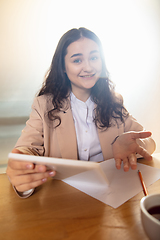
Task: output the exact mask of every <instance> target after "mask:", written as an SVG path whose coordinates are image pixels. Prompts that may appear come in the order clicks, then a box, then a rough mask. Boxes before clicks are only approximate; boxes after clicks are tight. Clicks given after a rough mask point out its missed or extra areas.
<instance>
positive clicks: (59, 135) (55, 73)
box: [7, 28, 155, 196]
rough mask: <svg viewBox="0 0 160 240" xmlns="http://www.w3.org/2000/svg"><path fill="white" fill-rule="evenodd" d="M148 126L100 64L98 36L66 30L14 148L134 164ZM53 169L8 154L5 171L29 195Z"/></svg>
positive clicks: (149, 142) (147, 149)
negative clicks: (136, 116)
mask: <svg viewBox="0 0 160 240" xmlns="http://www.w3.org/2000/svg"><path fill="white" fill-rule="evenodd" d="M150 136H151V132H147V131H144V129H143V127H142V126H141V125H140V124H139V123H138V122H137V121H136V120H135V119H134V118H133V117H132V116H131V115H130V114H129V113H128V112H127V110H126V109H125V107H124V106H123V99H122V97H121V96H120V95H118V94H116V93H115V91H114V88H113V85H112V83H111V81H110V80H109V78H108V72H107V69H106V65H105V60H104V56H103V51H102V46H101V42H100V40H99V38H98V37H97V36H96V35H95V34H94V33H93V32H91V31H89V30H87V29H85V28H79V29H72V30H70V31H68V32H67V33H65V34H64V35H63V36H62V38H61V39H60V41H59V43H58V46H57V48H56V51H55V54H54V56H53V60H52V63H51V67H50V69H49V71H48V74H47V76H46V79H45V81H44V84H43V86H42V88H41V90H40V91H39V94H38V96H37V97H36V98H35V100H34V103H33V105H32V112H31V114H30V118H29V120H28V121H27V123H26V127H25V128H24V129H23V131H22V135H21V137H20V138H19V140H18V142H17V143H16V146H15V148H14V149H13V150H12V152H13V153H24V154H33V155H41V156H48V157H56V158H65V159H75V160H86V161H97V162H98V161H103V160H107V159H110V158H114V159H115V163H116V167H117V168H118V169H120V168H121V162H123V168H124V171H128V170H129V167H131V168H132V169H136V164H137V154H139V155H140V156H142V157H144V158H146V159H148V160H151V159H152V157H151V154H152V153H153V151H154V150H155V142H154V140H153V139H152V138H151V137H150ZM55 174H56V172H55V171H48V170H47V169H46V167H45V166H43V165H34V164H33V163H30V162H19V161H12V160H11V159H9V161H8V167H7V175H8V177H9V179H10V181H11V183H12V185H13V186H14V189H15V190H16V191H17V193H18V194H19V195H20V196H25V194H26V196H29V195H31V194H32V192H33V190H34V188H36V187H37V186H39V185H41V184H42V183H43V182H45V181H46V180H47V178H48V177H50V176H54V175H55Z"/></svg>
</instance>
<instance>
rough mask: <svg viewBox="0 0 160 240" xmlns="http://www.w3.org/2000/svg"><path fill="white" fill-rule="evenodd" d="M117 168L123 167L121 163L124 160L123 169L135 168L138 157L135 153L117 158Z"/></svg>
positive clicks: (126, 170)
mask: <svg viewBox="0 0 160 240" xmlns="http://www.w3.org/2000/svg"><path fill="white" fill-rule="evenodd" d="M115 161H116V168H117V169H121V163H122V162H123V169H124V171H125V172H128V170H129V168H130V167H131V169H133V170H135V169H136V168H137V157H136V155H135V154H130V155H129V156H128V157H126V158H124V159H116V160H115Z"/></svg>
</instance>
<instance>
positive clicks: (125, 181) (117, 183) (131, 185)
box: [63, 159, 160, 208]
mask: <svg viewBox="0 0 160 240" xmlns="http://www.w3.org/2000/svg"><path fill="white" fill-rule="evenodd" d="M99 164H100V165H101V168H102V169H103V171H104V173H105V174H106V176H107V179H108V182H109V183H108V184H107V183H105V182H103V183H101V184H99V181H97V179H98V175H97V174H96V173H95V170H90V171H86V172H83V173H80V174H77V175H75V176H72V177H69V178H66V179H64V180H63V181H64V182H65V183H67V184H69V185H71V186H73V187H75V188H77V189H78V190H80V191H82V192H84V193H86V194H88V195H90V196H92V197H94V198H96V199H98V200H99V201H101V202H103V203H105V204H107V205H110V206H112V207H113V208H117V207H119V206H120V205H122V204H123V203H124V202H126V201H127V200H129V199H130V198H132V197H134V196H135V195H136V194H138V193H139V192H141V191H142V185H141V183H140V179H139V177H138V173H137V171H138V170H140V171H141V172H142V175H143V179H144V182H145V184H146V187H148V186H149V185H151V184H153V183H154V182H156V181H157V180H158V179H160V169H158V168H154V167H150V166H147V165H144V164H140V163H137V170H131V169H130V170H129V171H128V172H124V170H123V169H120V170H117V169H116V167H115V160H114V159H110V160H106V161H104V162H101V163H99Z"/></svg>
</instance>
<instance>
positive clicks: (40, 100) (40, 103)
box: [33, 94, 53, 109]
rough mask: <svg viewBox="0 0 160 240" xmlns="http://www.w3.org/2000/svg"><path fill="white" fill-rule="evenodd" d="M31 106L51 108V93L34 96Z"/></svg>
mask: <svg viewBox="0 0 160 240" xmlns="http://www.w3.org/2000/svg"><path fill="white" fill-rule="evenodd" d="M33 107H35V108H37V107H39V108H41V109H52V108H53V104H52V96H51V95H46V94H45V95H41V96H37V97H35V98H34V101H33Z"/></svg>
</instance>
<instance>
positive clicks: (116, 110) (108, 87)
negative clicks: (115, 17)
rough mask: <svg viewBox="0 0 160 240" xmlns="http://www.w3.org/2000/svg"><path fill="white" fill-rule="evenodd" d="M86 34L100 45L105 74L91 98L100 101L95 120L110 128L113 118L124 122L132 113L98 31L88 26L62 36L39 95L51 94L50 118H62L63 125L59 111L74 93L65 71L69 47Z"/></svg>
mask: <svg viewBox="0 0 160 240" xmlns="http://www.w3.org/2000/svg"><path fill="white" fill-rule="evenodd" d="M82 37H85V38H89V39H91V40H93V41H94V42H96V43H97V45H98V46H99V50H100V55H101V60H102V73H101V77H100V78H99V79H98V81H97V82H96V84H95V85H94V87H93V88H92V89H91V99H92V100H93V101H94V102H95V104H96V108H95V118H94V122H95V124H96V126H97V127H99V128H105V129H106V128H109V127H110V126H111V122H112V120H113V119H114V120H115V121H117V120H118V119H119V120H120V121H121V122H124V118H125V117H127V116H128V112H127V110H126V109H125V107H124V106H123V101H122V98H121V99H120V98H119V97H117V95H116V93H115V91H114V85H113V83H112V82H111V81H110V79H109V77H108V71H107V68H106V64H105V59H104V55H103V49H102V45H101V42H100V40H99V38H98V37H97V36H96V34H95V33H93V32H92V31H90V30H88V29H86V28H79V29H76V28H74V29H71V30H69V31H68V32H66V33H65V34H64V35H63V36H62V37H61V39H60V40H59V43H58V45H57V48H56V50H55V53H54V56H53V59H52V63H51V66H50V68H49V70H48V72H47V74H46V77H45V81H44V82H43V86H42V88H41V89H40V91H39V93H38V96H41V95H50V96H51V98H52V104H53V109H52V110H50V111H48V118H49V119H50V120H52V121H53V120H55V119H58V120H59V124H58V125H57V126H59V125H60V124H61V119H60V117H59V116H58V112H59V111H61V110H62V109H63V108H64V103H66V101H69V100H68V99H69V98H68V97H69V94H70V92H71V83H70V80H69V79H68V76H67V74H66V73H65V60H64V59H65V56H66V54H67V47H68V46H69V45H70V44H71V43H73V42H75V41H77V40H78V39H80V38H82ZM68 106H69V105H68Z"/></svg>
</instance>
